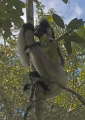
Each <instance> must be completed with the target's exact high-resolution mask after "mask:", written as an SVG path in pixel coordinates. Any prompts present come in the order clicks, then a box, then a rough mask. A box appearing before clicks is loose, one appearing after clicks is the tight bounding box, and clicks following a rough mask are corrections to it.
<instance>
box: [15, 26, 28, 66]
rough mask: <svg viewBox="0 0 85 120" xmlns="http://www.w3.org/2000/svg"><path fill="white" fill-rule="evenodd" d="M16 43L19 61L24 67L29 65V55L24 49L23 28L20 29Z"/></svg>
mask: <svg viewBox="0 0 85 120" xmlns="http://www.w3.org/2000/svg"><path fill="white" fill-rule="evenodd" d="M17 45H18V51H19V55H20V61H21V63H22V65H23V66H25V67H29V57H28V55H26V53H25V51H24V48H25V46H26V45H27V42H26V39H25V35H24V29H23V28H22V29H21V30H20V33H19V36H18V41H17Z"/></svg>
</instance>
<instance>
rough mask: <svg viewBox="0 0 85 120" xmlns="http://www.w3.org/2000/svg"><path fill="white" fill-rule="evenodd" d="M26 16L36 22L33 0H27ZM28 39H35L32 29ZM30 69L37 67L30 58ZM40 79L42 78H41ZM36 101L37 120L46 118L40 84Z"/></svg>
mask: <svg viewBox="0 0 85 120" xmlns="http://www.w3.org/2000/svg"><path fill="white" fill-rule="evenodd" d="M26 17H27V22H31V23H32V24H34V17H33V0H26ZM25 35H26V41H27V43H29V39H30V40H31V41H34V34H33V32H32V31H30V30H29V31H27V32H26V34H25ZM30 69H31V71H34V70H35V68H34V67H33V65H32V63H31V60H30ZM39 79H40V78H39ZM36 98H37V100H36V103H35V106H36V108H35V109H36V111H35V113H36V118H37V120H45V116H44V101H45V100H44V90H43V89H42V88H41V87H40V86H38V85H37V86H36V91H35V99H36Z"/></svg>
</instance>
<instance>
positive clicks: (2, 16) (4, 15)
mask: <svg viewBox="0 0 85 120" xmlns="http://www.w3.org/2000/svg"><path fill="white" fill-rule="evenodd" d="M10 16H11V14H10V13H6V12H5V11H1V10H0V19H2V20H5V19H6V18H10Z"/></svg>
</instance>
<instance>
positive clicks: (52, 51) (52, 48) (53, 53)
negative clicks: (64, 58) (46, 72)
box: [47, 41, 58, 62]
mask: <svg viewBox="0 0 85 120" xmlns="http://www.w3.org/2000/svg"><path fill="white" fill-rule="evenodd" d="M57 47H58V43H57V41H54V42H53V43H51V44H50V45H49V49H48V51H47V53H48V55H49V57H50V58H51V60H52V61H54V62H57V61H58V52H57Z"/></svg>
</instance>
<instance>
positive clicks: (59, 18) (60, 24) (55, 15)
mask: <svg viewBox="0 0 85 120" xmlns="http://www.w3.org/2000/svg"><path fill="white" fill-rule="evenodd" d="M52 17H53V20H54V22H55V23H56V24H57V25H58V26H59V27H61V28H64V22H63V20H62V19H61V17H60V16H58V15H57V14H53V15H52Z"/></svg>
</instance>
